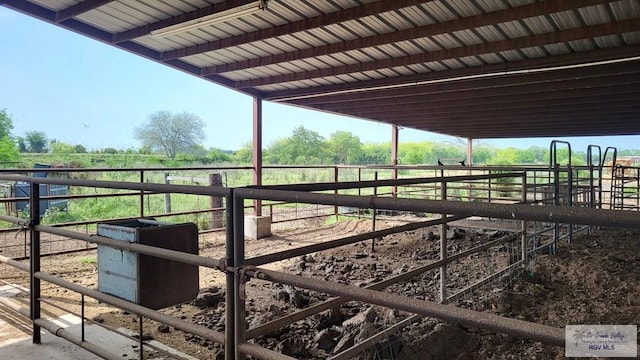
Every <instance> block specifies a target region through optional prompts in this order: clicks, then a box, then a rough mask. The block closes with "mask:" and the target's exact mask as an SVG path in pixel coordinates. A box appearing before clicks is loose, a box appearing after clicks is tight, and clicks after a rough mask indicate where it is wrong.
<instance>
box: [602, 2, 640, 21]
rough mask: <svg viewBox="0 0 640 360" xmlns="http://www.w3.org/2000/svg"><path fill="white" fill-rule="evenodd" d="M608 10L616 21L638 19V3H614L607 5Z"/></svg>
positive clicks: (639, 11) (639, 8)
mask: <svg viewBox="0 0 640 360" xmlns="http://www.w3.org/2000/svg"><path fill="white" fill-rule="evenodd" d="M609 8H610V9H611V11H612V12H613V15H614V17H615V18H616V20H621V19H632V18H635V17H640V2H638V1H616V2H613V3H609Z"/></svg>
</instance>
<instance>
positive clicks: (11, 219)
mask: <svg viewBox="0 0 640 360" xmlns="http://www.w3.org/2000/svg"><path fill="white" fill-rule="evenodd" d="M0 221H6V222H9V223H12V224H16V225H20V226H26V225H29V220H25V219H21V218H19V217H15V216H7V215H0Z"/></svg>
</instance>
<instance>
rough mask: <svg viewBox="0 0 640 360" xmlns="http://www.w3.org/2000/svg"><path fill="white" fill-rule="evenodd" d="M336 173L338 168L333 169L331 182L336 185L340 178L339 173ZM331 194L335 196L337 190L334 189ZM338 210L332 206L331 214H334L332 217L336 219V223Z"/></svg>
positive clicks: (335, 206)
mask: <svg viewBox="0 0 640 360" xmlns="http://www.w3.org/2000/svg"><path fill="white" fill-rule="evenodd" d="M338 171H339V170H338V167H337V166H334V167H333V182H334V183H336V184H337V183H338V182H339V181H340V177H339V176H340V173H339V172H338ZM333 193H334V194H336V195H337V194H338V189H337V188H336V189H335V190H333ZM338 208H339V206H338V205H334V207H333V213H334V215H335V217H336V221H338Z"/></svg>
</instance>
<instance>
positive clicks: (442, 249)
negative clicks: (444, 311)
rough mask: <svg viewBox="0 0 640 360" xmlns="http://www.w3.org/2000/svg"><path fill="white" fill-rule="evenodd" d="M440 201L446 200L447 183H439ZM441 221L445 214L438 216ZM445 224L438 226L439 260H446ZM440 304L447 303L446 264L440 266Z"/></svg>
mask: <svg viewBox="0 0 640 360" xmlns="http://www.w3.org/2000/svg"><path fill="white" fill-rule="evenodd" d="M440 200H442V201H446V200H447V183H446V182H445V181H443V182H441V183H440ZM440 216H441V217H442V218H443V219H445V218H446V217H447V214H441V215H440ZM447 227H448V226H447V223H446V222H443V223H442V224H441V225H440V260H441V261H444V260H446V259H447ZM440 302H441V303H443V304H445V303H446V302H447V264H442V266H440Z"/></svg>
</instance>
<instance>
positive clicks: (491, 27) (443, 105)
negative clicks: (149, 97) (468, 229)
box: [0, 0, 640, 138]
mask: <svg viewBox="0 0 640 360" xmlns="http://www.w3.org/2000/svg"><path fill="white" fill-rule="evenodd" d="M264 2H265V1H264V0H263V1H262V2H260V1H255V0H251V1H249V0H226V1H216V0H213V1H204V0H84V1H77V0H0V4H2V5H4V6H7V7H9V8H12V9H14V10H17V11H20V12H23V13H26V14H28V15H30V16H33V17H36V18H39V19H41V20H44V21H47V22H50V23H52V24H55V25H57V26H60V27H63V28H66V29H69V30H72V31H75V32H78V33H81V34H84V35H87V36H89V37H92V38H94V39H97V40H99V41H102V42H105V43H108V44H110V45H112V46H115V47H117V48H120V49H124V50H127V51H130V52H132V53H135V54H137V55H140V56H143V57H146V58H148V59H151V60H153V61H156V62H160V63H163V64H165V65H167V66H170V67H174V68H177V69H179V70H182V71H185V72H187V73H190V74H192V75H195V76H198V77H201V78H203V79H206V80H209V81H212V82H214V83H217V84H220V85H223V86H226V87H228V88H231V89H235V90H237V91H240V92H243V93H246V94H248V95H251V96H255V97H259V98H263V99H266V100H270V101H274V102H280V103H285V104H291V105H294V106H300V107H305V108H310V109H317V110H321V111H326V112H331V113H336V114H343V115H348V116H353V117H357V118H363V119H369V120H374V121H379V122H383V123H389V124H393V125H397V126H400V127H408V128H415V129H421V130H427V131H433V132H438V133H442V134H449V135H454V136H461V137H467V138H501V137H534V136H582V135H630V134H640V105H639V104H640V102H639V101H638V99H639V95H640V0H617V1H605V0H546V1H537V0H448V1H444V0H437V1H420V0H394V1H375V0H332V1H314V0H269V1H268V2H266V9H263V10H260V9H257V7H258V3H261V4H260V5H262V6H263V7H264V5H265V4H264ZM251 6H255V7H256V9H255V10H256V11H255V12H253V13H251V14H244V15H240V13H239V12H238V11H239V9H241V8H244V7H251ZM220 14H225V19H219V20H218V21H215V22H214V23H211V22H202V23H198V24H196V25H192V24H193V23H196V22H198V21H200V20H203V19H204V20H207V21H210V20H208V19H211V18H212V17H216V16H218V15H220ZM228 14H231V15H230V16H226V15H228ZM180 24H183V25H180ZM172 29H173V31H166V30H172ZM163 32H164V33H163ZM41 55H42V56H43V57H46V54H41Z"/></svg>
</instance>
